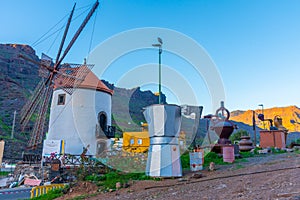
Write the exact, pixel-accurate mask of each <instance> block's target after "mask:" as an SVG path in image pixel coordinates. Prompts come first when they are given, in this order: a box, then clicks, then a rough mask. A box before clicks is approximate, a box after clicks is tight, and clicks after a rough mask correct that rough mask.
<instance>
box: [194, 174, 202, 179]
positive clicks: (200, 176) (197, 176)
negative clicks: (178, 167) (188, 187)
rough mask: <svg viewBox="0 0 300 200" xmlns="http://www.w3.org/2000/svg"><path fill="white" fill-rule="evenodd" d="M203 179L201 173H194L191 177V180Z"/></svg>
mask: <svg viewBox="0 0 300 200" xmlns="http://www.w3.org/2000/svg"><path fill="white" fill-rule="evenodd" d="M202 177H203V174H201V173H195V174H193V175H192V178H202Z"/></svg>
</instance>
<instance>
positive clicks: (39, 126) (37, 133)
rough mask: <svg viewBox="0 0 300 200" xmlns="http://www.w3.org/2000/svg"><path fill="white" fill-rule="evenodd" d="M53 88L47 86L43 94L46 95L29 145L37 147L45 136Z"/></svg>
mask: <svg viewBox="0 0 300 200" xmlns="http://www.w3.org/2000/svg"><path fill="white" fill-rule="evenodd" d="M52 92H53V91H52V88H51V87H47V88H46V89H45V91H44V93H43V94H42V96H43V97H44V99H43V101H42V104H41V106H40V110H39V113H38V117H37V119H36V122H35V125H34V129H33V132H32V135H31V138H30V142H29V146H30V147H32V148H35V147H36V146H37V145H38V144H39V143H41V142H42V140H43V137H44V127H45V122H46V116H47V112H48V108H49V104H50V99H51V97H52Z"/></svg>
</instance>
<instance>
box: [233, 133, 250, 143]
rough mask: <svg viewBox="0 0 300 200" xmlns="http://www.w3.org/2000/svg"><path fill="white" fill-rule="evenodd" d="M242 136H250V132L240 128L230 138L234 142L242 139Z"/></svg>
mask: <svg viewBox="0 0 300 200" xmlns="http://www.w3.org/2000/svg"><path fill="white" fill-rule="evenodd" d="M242 136H249V133H248V132H247V131H245V130H238V131H236V132H235V133H233V134H232V135H231V136H230V137H229V139H230V140H231V142H232V143H234V141H236V140H237V141H240V140H241V137H242Z"/></svg>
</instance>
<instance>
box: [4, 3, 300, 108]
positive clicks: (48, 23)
mask: <svg viewBox="0 0 300 200" xmlns="http://www.w3.org/2000/svg"><path fill="white" fill-rule="evenodd" d="M74 2H77V8H78V10H76V13H75V14H74V16H75V17H76V16H78V15H79V14H80V13H81V12H83V11H85V10H86V9H87V8H89V7H91V5H92V4H93V3H94V0H78V1H73V0H72V1H71V0H70V1H61V0H51V1H39V0H26V1H23V0H9V1H4V0H2V1H0V6H1V12H0V25H1V31H0V43H21V44H29V45H33V44H34V42H35V41H36V40H37V39H39V38H40V37H41V36H42V35H43V34H45V33H46V32H47V31H48V30H49V29H50V28H51V27H52V26H54V25H55V24H56V23H57V22H59V21H60V20H61V19H62V18H63V17H65V18H64V20H63V23H65V22H66V20H67V18H66V15H68V13H69V12H70V10H71V9H72V6H73V4H74ZM99 2H100V6H99V8H98V11H97V13H96V15H94V16H93V18H92V19H91V21H90V22H89V24H88V25H87V27H86V29H85V30H84V32H83V33H82V34H81V35H80V37H79V39H78V41H77V42H76V43H75V45H74V47H73V48H72V49H71V51H70V53H69V54H68V56H67V57H66V59H65V60H64V61H65V62H72V63H74V62H82V60H83V58H84V57H86V56H87V54H88V53H89V52H90V51H91V50H93V49H94V48H96V46H97V45H98V44H100V43H101V42H103V41H105V40H106V39H108V38H110V37H111V36H113V35H115V34H119V33H121V32H123V31H127V30H130V29H135V28H143V27H160V28H168V29H172V30H175V31H178V32H180V33H182V34H185V35H187V36H189V37H190V38H192V39H194V40H195V41H196V42H197V43H198V44H199V45H201V46H202V47H203V48H204V49H205V50H206V52H207V53H208V54H209V56H210V57H211V59H212V60H213V62H214V63H215V65H216V67H217V69H218V71H219V73H220V76H221V78H222V81H223V86H224V88H225V95H226V99H225V106H227V107H228V109H229V110H237V109H241V110H247V109H258V108H260V107H259V106H258V104H263V105H264V107H265V108H268V107H275V106H277V107H279V106H288V105H297V106H299V102H300V95H299V88H298V87H299V84H298V83H299V75H300V21H299V19H300V1H298V0H263V1H261V0H243V1H238V0H236V1H233V0H232V1H231V0H206V1H203V0H186V1H176V0H161V1H149V0H139V1H136V0H103V1H99ZM85 6H89V7H85ZM85 15H86V12H85V14H83V15H80V16H79V17H78V18H77V19H76V20H74V22H73V23H72V27H71V30H70V35H69V37H68V40H70V36H71V35H72V34H74V32H75V30H76V28H77V27H78V26H79V24H80V22H81V21H82V19H83V17H84V16H85ZM95 17H96V19H95ZM94 21H95V26H93V24H94ZM63 23H61V24H60V26H62V25H63ZM93 27H94V32H93ZM57 28H59V27H56V28H54V29H53V30H56V29H57ZM92 32H93V33H94V34H93V37H92V40H91V36H92ZM60 33H61V34H62V32H60ZM61 34H60V35H59V36H58V39H56V40H55V37H56V35H53V36H52V37H49V38H48V39H47V40H45V41H44V42H42V43H40V44H38V45H34V46H33V48H34V49H35V50H36V51H37V54H38V56H40V54H41V52H45V53H48V54H49V55H50V56H52V57H55V56H56V52H57V49H58V46H59V41H60V38H61ZM166 37H167V36H165V38H163V40H164V41H165V40H166ZM155 42H156V38H153V43H155ZM52 43H53V46H51V44H52ZM166 45H167V44H166ZM179 45H180V44H179ZM149 46H150V47H151V44H149ZM187 51H188V49H187ZM162 56H163V57H162V61H163V64H164V66H166V67H170V68H174V69H175V70H176V71H177V72H179V73H181V74H182V75H183V76H184V77H185V78H186V79H188V80H190V84H191V85H192V87H193V88H194V89H195V91H196V96H197V98H198V101H199V102H200V103H199V104H201V105H203V106H204V108H205V109H206V110H205V113H209V112H212V110H211V105H210V94H209V91H208V90H207V85H205V82H204V81H203V80H201V77H196V76H194V73H193V71H192V70H191V69H190V64H188V63H186V62H185V61H184V60H182V59H180V58H178V57H176V56H174V55H172V54H171V53H168V52H164V53H163V54H162ZM157 57H158V54H157V49H154V48H153V49H142V50H140V51H137V52H133V53H129V54H128V55H124V56H122V57H121V58H120V59H118V60H117V61H115V62H114V63H112V66H113V67H112V70H111V71H108V72H107V73H106V74H104V75H103V77H101V78H104V79H106V80H108V81H110V82H112V83H116V84H117V82H118V80H119V79H120V77H122V73H126V71H129V70H131V69H133V68H136V67H137V66H141V65H145V64H149V63H152V64H153V63H157ZM179 65H180V66H179ZM97 67H98V66H95V68H94V69H93V70H95V73H96V74H97ZM163 75H164V74H163ZM137 78H138V77H137ZM196 79H197V80H196ZM163 80H164V78H163ZM174 82H176V80H174ZM178 84H180V83H178ZM117 86H120V87H122V85H118V84H117ZM156 87H157V86H153V85H151V84H150V85H148V86H147V85H145V86H143V87H142V88H144V89H152V90H154V92H156V91H155V89H156ZM163 92H165V93H167V95H169V96H167V100H168V101H169V102H171V103H177V102H176V97H174V96H172V95H171V94H170V93H169V92H168V88H167V87H166V88H164V87H163ZM180 103H185V102H180Z"/></svg>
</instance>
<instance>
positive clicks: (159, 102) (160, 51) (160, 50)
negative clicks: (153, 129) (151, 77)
mask: <svg viewBox="0 0 300 200" xmlns="http://www.w3.org/2000/svg"><path fill="white" fill-rule="evenodd" d="M161 53H162V48H161V46H160V47H159V60H158V63H159V69H158V70H159V72H158V73H159V74H158V82H159V83H158V92H159V95H158V104H161Z"/></svg>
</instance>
